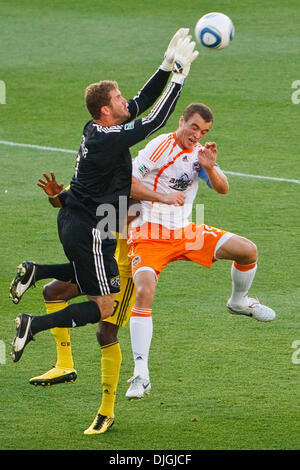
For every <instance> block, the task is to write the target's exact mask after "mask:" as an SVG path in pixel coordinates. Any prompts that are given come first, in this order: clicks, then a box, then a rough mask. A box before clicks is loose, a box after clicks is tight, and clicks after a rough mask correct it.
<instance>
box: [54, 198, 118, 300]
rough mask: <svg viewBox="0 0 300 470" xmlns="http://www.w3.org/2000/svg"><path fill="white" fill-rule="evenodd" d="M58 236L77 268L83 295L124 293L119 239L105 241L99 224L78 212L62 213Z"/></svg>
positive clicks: (66, 210) (62, 210) (71, 210)
mask: <svg viewBox="0 0 300 470" xmlns="http://www.w3.org/2000/svg"><path fill="white" fill-rule="evenodd" d="M57 222H58V233H59V238H60V241H61V243H62V245H63V248H64V252H65V254H66V256H67V258H68V259H69V261H70V262H71V263H72V265H73V269H74V276H75V281H76V284H77V285H78V288H79V290H80V292H81V293H82V294H86V295H92V296H103V295H108V294H114V293H117V292H120V277H119V269H118V265H117V261H116V259H115V256H114V254H115V249H116V244H117V241H116V239H115V238H111V237H110V238H109V237H106V238H104V239H102V238H101V234H100V231H99V230H98V229H97V228H96V226H95V222H94V221H93V220H92V219H90V218H89V217H88V215H85V214H84V213H80V212H78V211H76V210H74V209H72V208H71V209H70V208H68V207H65V208H63V209H60V211H59V213H58V218H57Z"/></svg>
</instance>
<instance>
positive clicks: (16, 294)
mask: <svg viewBox="0 0 300 470" xmlns="http://www.w3.org/2000/svg"><path fill="white" fill-rule="evenodd" d="M17 269H18V272H17V274H16V276H15V277H14V279H13V280H12V281H11V283H10V288H9V297H10V298H11V300H12V301H13V303H14V304H18V303H19V302H20V300H21V298H22V296H23V295H24V294H25V292H26V291H27V290H28V289H29V287H31V286H35V280H34V275H35V271H36V265H35V263H34V262H33V261H23V263H21V264H19V266H18V268H17Z"/></svg>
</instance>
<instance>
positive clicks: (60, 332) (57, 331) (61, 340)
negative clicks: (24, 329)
mask: <svg viewBox="0 0 300 470" xmlns="http://www.w3.org/2000/svg"><path fill="white" fill-rule="evenodd" d="M45 306H46V312H47V313H50V314H51V313H54V312H58V311H59V310H62V309H64V308H66V307H67V306H68V303H67V302H65V301H64V300H54V301H51V302H45ZM50 331H51V333H52V335H53V336H54V339H55V343H56V353H57V361H56V367H62V368H63V369H74V363H73V358H72V349H71V338H70V333H69V328H52V329H51V330H50Z"/></svg>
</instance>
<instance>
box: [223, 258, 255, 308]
mask: <svg viewBox="0 0 300 470" xmlns="http://www.w3.org/2000/svg"><path fill="white" fill-rule="evenodd" d="M256 270H257V264H256V263H253V264H238V263H236V262H235V261H234V262H233V263H232V267H231V279H232V293H231V298H230V304H231V305H232V306H235V307H237V306H238V307H244V306H246V305H247V299H248V291H249V289H250V287H251V285H252V282H253V279H254V277H255V274H256Z"/></svg>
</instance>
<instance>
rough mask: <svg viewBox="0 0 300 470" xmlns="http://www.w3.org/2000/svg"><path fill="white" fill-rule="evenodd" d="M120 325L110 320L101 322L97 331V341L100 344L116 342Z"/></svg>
mask: <svg viewBox="0 0 300 470" xmlns="http://www.w3.org/2000/svg"><path fill="white" fill-rule="evenodd" d="M117 333H118V327H117V326H116V325H114V324H112V323H110V322H100V324H99V327H98V330H97V332H96V337H97V341H98V343H99V344H100V346H106V345H107V344H112V343H116V342H117V341H118V335H117Z"/></svg>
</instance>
